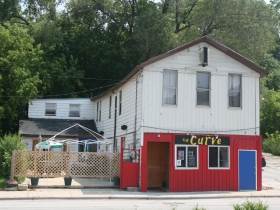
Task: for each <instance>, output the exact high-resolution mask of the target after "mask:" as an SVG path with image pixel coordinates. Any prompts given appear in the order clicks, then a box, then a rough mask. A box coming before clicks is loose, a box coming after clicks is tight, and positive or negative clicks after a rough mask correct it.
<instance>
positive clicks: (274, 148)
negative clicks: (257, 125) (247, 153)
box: [263, 131, 280, 155]
mask: <svg viewBox="0 0 280 210" xmlns="http://www.w3.org/2000/svg"><path fill="white" fill-rule="evenodd" d="M263 151H264V152H269V153H272V154H273V155H280V133H279V132H278V131H276V132H275V133H272V134H268V133H266V139H265V140H264V141H263Z"/></svg>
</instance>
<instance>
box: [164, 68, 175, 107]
mask: <svg viewBox="0 0 280 210" xmlns="http://www.w3.org/2000/svg"><path fill="white" fill-rule="evenodd" d="M177 87H178V71H174V70H164V71H163V90H162V104H163V105H177Z"/></svg>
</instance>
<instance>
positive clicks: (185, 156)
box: [175, 145, 198, 169]
mask: <svg viewBox="0 0 280 210" xmlns="http://www.w3.org/2000/svg"><path fill="white" fill-rule="evenodd" d="M175 168H176V169H198V146H195V145H176V146H175Z"/></svg>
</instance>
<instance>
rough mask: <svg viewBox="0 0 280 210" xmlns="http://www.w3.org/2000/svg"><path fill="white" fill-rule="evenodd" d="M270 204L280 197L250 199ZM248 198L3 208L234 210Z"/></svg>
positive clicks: (275, 207)
mask: <svg viewBox="0 0 280 210" xmlns="http://www.w3.org/2000/svg"><path fill="white" fill-rule="evenodd" d="M260 200H261V201H262V202H263V204H268V205H269V210H279V209H280V202H279V198H258V199H249V201H254V202H259V201H260ZM245 201H246V198H223V199H196V200H139V199H128V200H104V199H100V200H15V201H14V202H11V201H1V207H0V208H1V210H6V209H9V210H18V209H20V210H33V209H40V210H49V209H59V210H77V209H79V210H88V209H91V210H92V209H102V210H109V209H118V210H191V209H193V208H194V207H196V206H197V205H198V207H199V208H201V207H204V208H206V209H207V210H225V209H227V210H231V209H232V210H233V204H237V203H239V204H241V203H243V202H245Z"/></svg>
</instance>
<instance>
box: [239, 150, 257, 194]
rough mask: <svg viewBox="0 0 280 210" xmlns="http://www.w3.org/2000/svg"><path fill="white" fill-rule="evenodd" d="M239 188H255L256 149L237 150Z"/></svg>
mask: <svg viewBox="0 0 280 210" xmlns="http://www.w3.org/2000/svg"><path fill="white" fill-rule="evenodd" d="M238 153H239V155H238V156H239V190H256V189H257V187H256V185H257V182H256V180H257V177H256V174H257V169H256V165H257V164H256V153H257V152H256V151H254V150H239V152H238Z"/></svg>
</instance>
